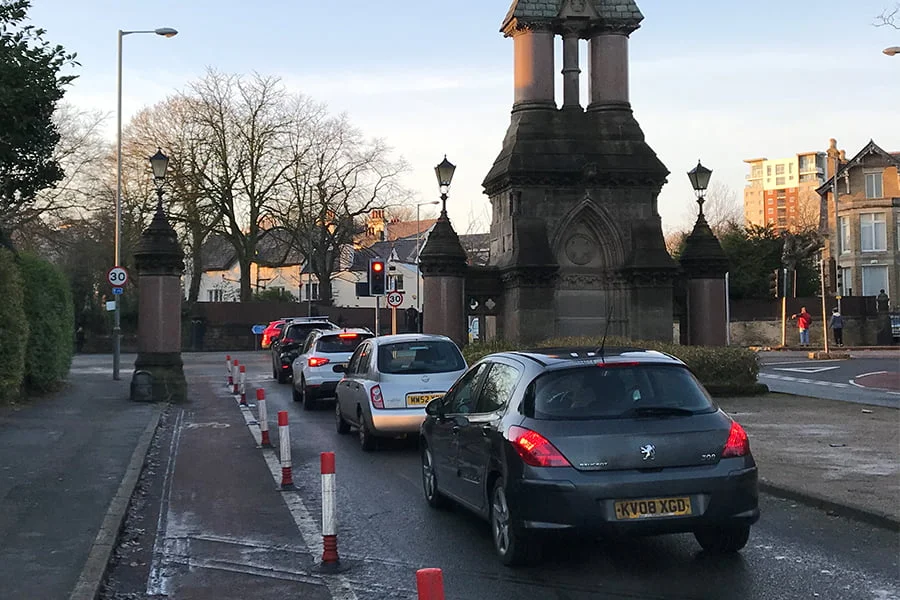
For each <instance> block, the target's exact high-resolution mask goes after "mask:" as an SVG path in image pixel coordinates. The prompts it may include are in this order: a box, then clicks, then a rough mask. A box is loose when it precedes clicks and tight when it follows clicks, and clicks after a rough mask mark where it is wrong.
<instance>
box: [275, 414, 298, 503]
mask: <svg viewBox="0 0 900 600" xmlns="http://www.w3.org/2000/svg"><path fill="white" fill-rule="evenodd" d="M278 442H279V444H280V445H281V489H283V490H290V489H293V488H294V478H293V476H292V475H291V431H290V429H288V414H287V411H286V410H281V411H278Z"/></svg>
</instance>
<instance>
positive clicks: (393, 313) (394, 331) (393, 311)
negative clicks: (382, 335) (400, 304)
mask: <svg viewBox="0 0 900 600" xmlns="http://www.w3.org/2000/svg"><path fill="white" fill-rule="evenodd" d="M391 334H392V335H397V308H396V307H391Z"/></svg>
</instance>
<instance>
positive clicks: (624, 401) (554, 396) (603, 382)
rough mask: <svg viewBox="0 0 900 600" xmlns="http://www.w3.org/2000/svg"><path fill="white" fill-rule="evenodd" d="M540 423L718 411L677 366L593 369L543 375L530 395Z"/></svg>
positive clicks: (528, 406)
mask: <svg viewBox="0 0 900 600" xmlns="http://www.w3.org/2000/svg"><path fill="white" fill-rule="evenodd" d="M524 409H525V413H526V415H527V416H529V417H532V418H535V419H614V418H627V417H642V416H648V417H649V416H665V415H679V414H684V415H689V414H693V413H704V412H712V411H714V410H715V407H714V405H713V403H712V400H711V399H710V397H709V395H708V394H707V392H706V390H704V389H703V386H702V385H700V382H698V381H697V379H696V378H695V377H694V375H693V374H692V373H691V372H690V371H689V370H688V369H686V368H684V367H682V366H678V365H654V364H638V365H634V366H611V367H602V366H593V365H592V366H589V367H587V366H586V367H575V368H569V369H563V370H559V371H550V372H548V373H545V374H543V375H539V376H538V377H537V378H535V380H534V381H532V382H531V383H530V384H529V386H528V389H527V390H526V392H525V403H524Z"/></svg>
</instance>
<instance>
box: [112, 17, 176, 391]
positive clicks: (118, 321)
mask: <svg viewBox="0 0 900 600" xmlns="http://www.w3.org/2000/svg"><path fill="white" fill-rule="evenodd" d="M132 33H154V34H156V35H161V36H163V37H167V38H170V37H174V36H176V35H178V32H177V31H176V30H174V29H172V28H171V27H160V28H159V29H148V30H136V31H123V30H121V29H120V30H119V48H118V57H117V60H118V65H117V73H116V234H115V237H116V239H115V255H116V256H115V263H116V264H115V265H113V266H116V267H119V266H121V264H120V263H121V259H122V38H123V37H125V36H126V35H131V34H132ZM115 300H116V310H115V318H114V322H113V379H114V380H116V381H118V380H119V363H120V362H121V348H122V342H121V332H122V329H121V326H122V314H121V311H120V300H119V296H118V295H117V296H116V297H115Z"/></svg>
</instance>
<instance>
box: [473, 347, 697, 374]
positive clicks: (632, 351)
mask: <svg viewBox="0 0 900 600" xmlns="http://www.w3.org/2000/svg"><path fill="white" fill-rule="evenodd" d="M493 356H507V357H510V358H527V359H530V360H532V361H534V362H536V363H538V364H539V365H540V366H542V367H546V368H547V369H565V368H569V367H577V366H584V365H587V364H591V365H595V364H599V363H607V364H610V365H615V364H622V363H634V362H636V363H641V364H657V365H658V364H666V365H679V366H684V363H683V362H682V361H681V360H679V359H678V358H676V357H674V356H672V355H671V354H666V353H664V352H658V351H656V350H648V349H646V348H637V347H621V346H620V347H610V348H604V349H603V353H602V355H601V353H600V351H599V348H593V347H590V348H589V347H575V346H566V347H558V348H537V349H534V350H525V351H511V352H498V353H495V354H490V355H488V356H486V357H485V358H488V357H493Z"/></svg>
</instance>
